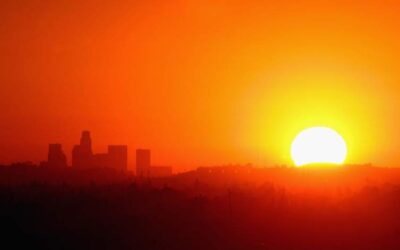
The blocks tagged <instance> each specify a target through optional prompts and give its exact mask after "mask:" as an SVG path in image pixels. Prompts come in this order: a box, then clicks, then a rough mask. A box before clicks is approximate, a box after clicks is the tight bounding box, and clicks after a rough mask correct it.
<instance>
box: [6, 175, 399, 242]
mask: <svg viewBox="0 0 400 250" xmlns="http://www.w3.org/2000/svg"><path fill="white" fill-rule="evenodd" d="M201 185H202V184H201V183H199V182H196V183H194V184H193V187H185V188H183V187H182V188H181V189H178V188H173V189H172V188H170V187H169V185H164V186H160V185H158V186H156V185H155V184H154V183H152V182H150V181H142V182H138V181H135V180H120V181H118V182H115V183H108V184H104V183H102V184H96V183H91V184H87V185H79V186H74V185H70V184H65V183H64V184H62V183H61V184H46V183H37V182H34V183H30V184H20V183H19V184H18V185H2V186H1V187H0V221H1V223H0V225H1V230H2V234H1V236H2V245H3V246H6V245H9V246H13V247H11V248H9V249H25V248H26V249H28V248H29V249H400V186H399V185H395V184H394V185H393V184H383V185H379V186H375V185H365V186H364V187H362V188H360V189H358V190H356V191H351V190H348V189H335V190H329V191H327V192H322V193H321V192H295V191H293V190H287V189H285V188H279V187H277V186H274V185H272V184H268V183H265V184H263V185H259V186H257V187H249V186H246V185H241V184H238V185H232V186H231V187H229V188H226V189H219V190H218V192H213V191H210V190H211V189H208V190H209V191H208V192H202V191H199V190H201Z"/></svg>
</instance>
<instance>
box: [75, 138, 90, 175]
mask: <svg viewBox="0 0 400 250" xmlns="http://www.w3.org/2000/svg"><path fill="white" fill-rule="evenodd" d="M92 165H93V152H92V139H91V138H90V132H89V131H83V132H82V135H81V140H80V144H79V145H75V146H74V148H73V149H72V166H73V167H77V168H91V167H93V166H92Z"/></svg>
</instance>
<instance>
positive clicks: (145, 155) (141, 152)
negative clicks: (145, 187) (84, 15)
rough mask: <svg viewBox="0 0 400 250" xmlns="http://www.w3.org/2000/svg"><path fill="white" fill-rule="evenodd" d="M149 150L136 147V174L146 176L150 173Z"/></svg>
mask: <svg viewBox="0 0 400 250" xmlns="http://www.w3.org/2000/svg"><path fill="white" fill-rule="evenodd" d="M150 154H151V153H150V150H148V149H136V175H137V176H141V177H143V176H148V175H149V174H150V166H151V163H150V157H151V156H150Z"/></svg>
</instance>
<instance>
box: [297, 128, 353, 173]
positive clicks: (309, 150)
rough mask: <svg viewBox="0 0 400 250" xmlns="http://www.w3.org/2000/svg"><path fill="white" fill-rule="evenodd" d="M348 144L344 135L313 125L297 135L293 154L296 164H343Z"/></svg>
mask: <svg viewBox="0 0 400 250" xmlns="http://www.w3.org/2000/svg"><path fill="white" fill-rule="evenodd" d="M346 155H347V146H346V142H345V141H344V139H343V137H342V136H341V135H340V134H339V133H337V132H336V131H335V130H333V129H330V128H327V127H312V128H308V129H306V130H303V131H302V132H300V134H298V135H297V136H296V138H295V139H294V141H293V143H292V146H291V156H292V159H293V161H294V163H295V165H296V166H298V167H301V166H304V165H309V164H343V163H344V161H345V159H346Z"/></svg>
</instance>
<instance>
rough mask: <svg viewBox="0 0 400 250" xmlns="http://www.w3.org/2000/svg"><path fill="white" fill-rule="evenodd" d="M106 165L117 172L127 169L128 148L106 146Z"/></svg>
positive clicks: (123, 146) (124, 146)
mask: <svg viewBox="0 0 400 250" xmlns="http://www.w3.org/2000/svg"><path fill="white" fill-rule="evenodd" d="M108 164H109V166H110V167H112V168H115V169H118V170H124V171H125V170H127V169H128V146H126V145H110V146H108Z"/></svg>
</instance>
